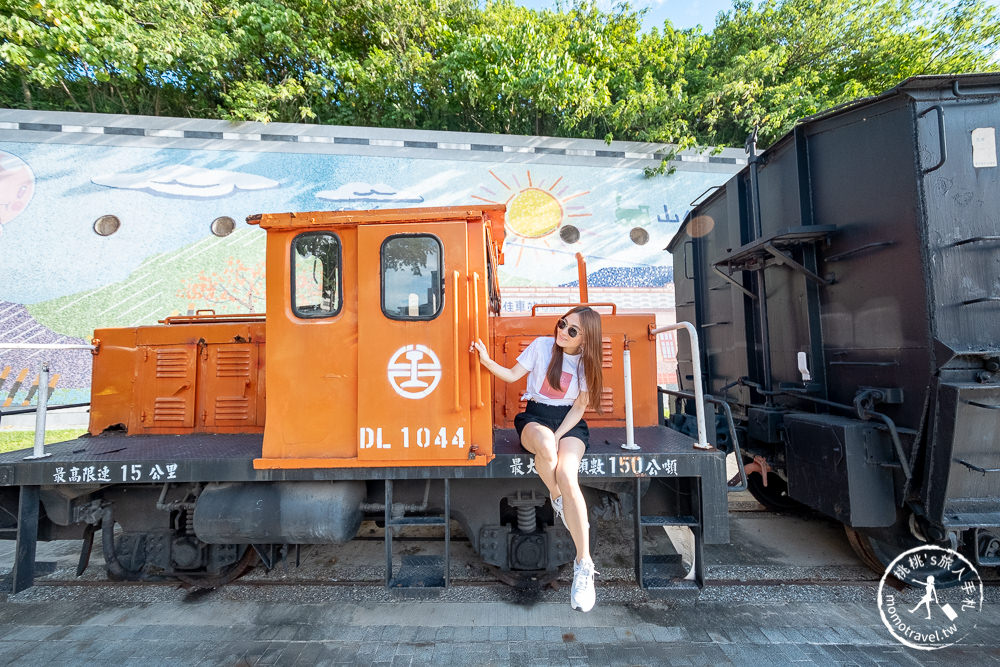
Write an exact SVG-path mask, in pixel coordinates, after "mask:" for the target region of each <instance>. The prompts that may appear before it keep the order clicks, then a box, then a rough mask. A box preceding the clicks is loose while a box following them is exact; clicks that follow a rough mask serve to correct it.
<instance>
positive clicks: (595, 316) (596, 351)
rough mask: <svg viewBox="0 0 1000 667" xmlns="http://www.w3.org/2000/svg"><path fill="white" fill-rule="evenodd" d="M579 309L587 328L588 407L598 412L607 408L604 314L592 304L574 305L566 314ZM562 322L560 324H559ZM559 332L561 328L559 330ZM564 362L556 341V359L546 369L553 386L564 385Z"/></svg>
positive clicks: (553, 348)
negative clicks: (604, 396) (603, 399)
mask: <svg viewBox="0 0 1000 667" xmlns="http://www.w3.org/2000/svg"><path fill="white" fill-rule="evenodd" d="M573 313H576V314H577V315H579V316H580V327H581V328H582V329H583V345H582V347H583V350H582V352H583V356H582V358H581V361H582V362H583V376H584V378H586V380H587V392H588V396H587V398H588V403H589V405H588V407H590V408H591V409H593V410H596V411H597V413H598V414H601V413H603V412H604V410H603V409H602V408H601V391H602V390H603V389H604V375H603V373H602V372H601V367H602V362H603V359H602V357H601V340H602V339H601V315H600V313H598V312H597V311H596V310H594V309H593V308H591V307H590V306H577V307H576V308H573V309H572V310H570V311H569V312H567V313H566V315H563V318H565V317H567V316H568V315H572V314H573ZM558 326H559V325H558V323H557V324H556V327H558ZM555 335H558V331H556V332H555ZM562 362H563V349H562V348H561V347H559V345H558V344H557V343H555V342H554V341H553V343H552V360H551V361H550V362H549V367H548V370H546V371H545V379H546V380H548V381H549V386H551V387H558V388H560V389H562V365H563V364H562Z"/></svg>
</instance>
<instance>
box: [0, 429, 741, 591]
mask: <svg viewBox="0 0 1000 667" xmlns="http://www.w3.org/2000/svg"><path fill="white" fill-rule="evenodd" d="M494 439H495V445H494V449H495V454H496V456H495V458H494V459H493V460H492V461H491V462H490V463H489V464H488V465H486V466H483V467H444V466H435V467H395V468H317V469H286V470H278V469H266V470H255V469H254V468H253V463H252V462H253V459H254V458H256V457H259V456H260V454H261V442H262V436H261V435H259V434H239V435H226V434H197V435H184V436H182V435H148V436H125V435H122V434H117V433H106V434H103V435H101V436H97V437H86V436H85V437H82V438H79V439H76V440H70V441H67V442H63V443H58V444H54V445H48V446H47V447H46V452H47V453H48V454H49V456H47V457H46V458H43V459H26V458H25V457H26V456H27V455H29V454H30V453H31V451H30V450H22V451H17V452H8V453H5V454H0V509H2V510H3V512H2V513H0V517H2V518H0V538H3V539H16V540H17V542H18V544H17V550H16V559H15V565H14V572H13V580H14V581H13V589H14V591H15V592H17V591H19V590H23V589H25V588H28V587H30V586H31V585H32V582H33V580H34V576H35V571H34V560H35V548H36V542H37V541H38V540H44V541H47V540H60V539H80V540H82V541H83V547H82V551H81V558H80V567H79V569H78V571H79V573H82V572H83V570H84V569H85V568H86V565H87V562H88V560H89V557H90V550H91V546H92V543H93V539H94V536H95V533H96V532H97V531H98V530H99V529H101V528H106V527H108V526H114V527H115V529H113V530H101V531H100V534H101V536H102V538H101V539H102V547H103V551H104V558H105V562H106V568H107V571H108V576H109V577H110V578H115V579H124V580H157V579H164V578H167V579H179V580H181V581H183V582H185V583H188V584H191V585H194V586H200V587H214V586H218V585H221V584H223V583H226V582H227V581H230V580H232V579H233V578H235V577H237V576H239V575H240V574H242V573H243V572H244V571H246V570H247V569H248V568H249V567H251V566H253V565H254V564H255V563H256V562H257V561H258V560H259V561H260V562H262V563H263V564H264V566H265V567H268V568H270V567H271V566H273V565H274V563H275V562H276V561H277V560H278V559H280V558H282V557H287V556H288V555H289V554H292V553H295V554H296V557H297V553H298V550H297V547H298V546H300V545H302V544H328V543H343V542H346V541H348V540H350V539H352V538H353V537H354V535H355V534H356V532H357V529H358V526H359V525H360V522H361V520H362V519H363V518H375V519H378V520H379V521H380V522H384V525H386V526H387V527H392V528H400V527H405V526H421V525H423V526H428V525H430V526H433V525H437V526H443V527H444V531H443V532H444V536H443V540H444V542H445V548H444V557H443V562H440V561H439V562H437V563H431V564H430V569H431V570H432V571H435V572H436V574H431V575H426V573H424V574H421V575H420V576H416V577H413V576H410V577H407V576H405V573H404V572H403V571H402V569H401V570H400V572H398V573H397V574H396V575H394V573H393V572H392V562H393V561H392V553H393V551H392V534H393V532H394V531H393V530H389V529H387V530H386V531H385V535H386V538H385V539H386V576H385V581H386V585H387V586H392V587H407V586H414V585H419V586H445V585H447V584H448V558H447V555H448V547H447V544H448V540H449V539H450V532H451V531H450V523H451V520H455V521H457V522H458V523H459V525H460V526H461V527H462V529H463V531H464V532H465V534H466V535H467V536H468V538H469V540H470V543H471V544H472V546H473V548H474V549H475V550H476V551H477V552H478V553H479V554H480V555H481V556H482V558H483V560H484V561H485V562H486V563H488V564H490V565H493V566H495V567H496V570H497V571H498V573H500V574H501V575H502V576H501V578H502V579H504V580H505V581H508V582H512V583H517V582H518V581H520V580H527V579H537V578H538V575H539V574H545V573H548V574H550V575H551V574H554V573H556V572H557V571H558V568H559V567H560V566H561V565H563V564H565V563H568V562H569V561H570V560H572V558H573V557H574V554H575V552H574V551H573V542H572V539H571V538H570V536H569V533H568V531H566V529H565V528H564V527H563V526H562V525H561V524H560V522H558V521H557V520H554V517H553V513H552V509H551V505H550V504H549V499H548V496H547V493H546V492H545V488H544V485H542V483H541V481H540V480H539V478H538V476H537V474H536V473H535V472H534V468H533V459H532V456H531V455H530V454H529V453H527V452H525V451H524V450H523V449H521V447H520V445H519V444H518V441H517V436H516V434H515V433H514V432H513V431H510V430H497V431H495V434H494ZM635 439H636V443H637V444H638V445H639V446H640V447H641V449H640V450H638V451H628V452H626V451H623V450H622V449H621V446H620V444H621V443H622V442H623V441H624V429H620V428H618V429H600V428H596V429H592V431H591V444H592V447H591V449H590V451H589V452H588V453H587V455H586V456H585V457H584V460H583V463H582V464H581V468H580V482H581V486H582V487H583V490H584V494H585V496H586V498H587V504H588V508H589V510H590V517H591V526H592V530H593V526H594V525H595V523H596V522H595V521H594V519H596V518H598V517H600V518H624V517H629V518H631V520H632V521H633V524H634V527H635V535H636V553H635V557H636V575H637V579H638V582H639V584H640V586H643V587H644V588H649V589H653V590H655V589H660V588H671V587H693V586H698V587H700V586H701V584H702V582H703V578H704V569H703V564H702V558H701V548H702V544H704V543H710V544H714V543H726V542H728V541H729V527H728V516H727V505H726V492H727V486H726V479H725V459H724V453H723V452H721V451H719V450H711V451H707V452H706V451H698V450H695V449H693V448H692V440H691V439H690V438H689V437H688V436H685V435H683V434H680V433H678V432H676V431H673V430H671V429H668V428H665V427H648V428H638V429H635ZM660 526H686V527H688V528H690V529H691V531H692V534H693V537H694V544H695V559H694V564H693V568H692V569H693V577H691V576H688V577H687V579H686V580H685V577H684V572H683V568H682V567H680V564H679V562H674V561H672V560H671V558H669V557H665V556H663V555H660V554H643V553H642V549H643V547H642V539H641V536H642V531H643V530H645V529H651V528H656V527H660ZM405 565H406V563H405V562H404V567H405ZM417 567H418V569H420V568H423V569H424V570H426V569H427V567H428V563H427V562H423V563H419V564H418V565H417ZM414 582H416V583H414Z"/></svg>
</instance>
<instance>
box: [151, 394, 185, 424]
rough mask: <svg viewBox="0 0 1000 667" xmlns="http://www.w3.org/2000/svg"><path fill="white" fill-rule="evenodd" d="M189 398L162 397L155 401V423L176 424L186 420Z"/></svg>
mask: <svg viewBox="0 0 1000 667" xmlns="http://www.w3.org/2000/svg"><path fill="white" fill-rule="evenodd" d="M186 409H187V400H186V399H184V398H167V397H160V398H157V399H156V400H154V401H153V425H154V426H155V425H157V424H163V425H168V426H172V425H176V424H178V423H180V422H183V421H184V413H185V410H186Z"/></svg>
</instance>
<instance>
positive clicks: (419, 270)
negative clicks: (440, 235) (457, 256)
mask: <svg viewBox="0 0 1000 667" xmlns="http://www.w3.org/2000/svg"><path fill="white" fill-rule="evenodd" d="M442 254H443V253H442V251H441V241H439V240H438V239H437V238H436V237H434V236H429V235H426V234H413V235H409V234H408V235H406V236H390V237H389V238H387V239H386V240H385V241H384V242H383V243H382V312H383V313H385V316H386V317H388V318H389V319H392V320H432V319H434V318H435V317H437V316H438V313H440V312H441V305H442V304H441V302H442V297H443V285H442V284H441V273H442V265H441V261H442Z"/></svg>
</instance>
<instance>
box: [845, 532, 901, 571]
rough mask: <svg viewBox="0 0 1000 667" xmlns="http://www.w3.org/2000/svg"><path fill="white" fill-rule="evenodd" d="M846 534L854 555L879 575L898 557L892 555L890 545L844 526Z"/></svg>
mask: <svg viewBox="0 0 1000 667" xmlns="http://www.w3.org/2000/svg"><path fill="white" fill-rule="evenodd" d="M844 532H845V533H846V534H847V543H848V544H850V545H851V548H852V549H854V553H855V554H857V556H858V558H860V559H861V562H862V563H864V564H865V565H867V566H868V567H869V568H870V569H871V570H873V571H874V572H877V573H878V574H882V573H883V572H885V568H886V567H887V566H888V565H889V563H891V562H892V561H893V559H894V558H895V557H896V556H895V555H890V554H892V553H893V550H892V549H891V548H890V547H889V546H888V545H886V544H885V543H884V542H881V541H879V540H877V539H875V538H873V537H871V536H870V535H866V534H864V533H861V532H859V531H857V530H855V529H854V528H851V527H850V526H844Z"/></svg>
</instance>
